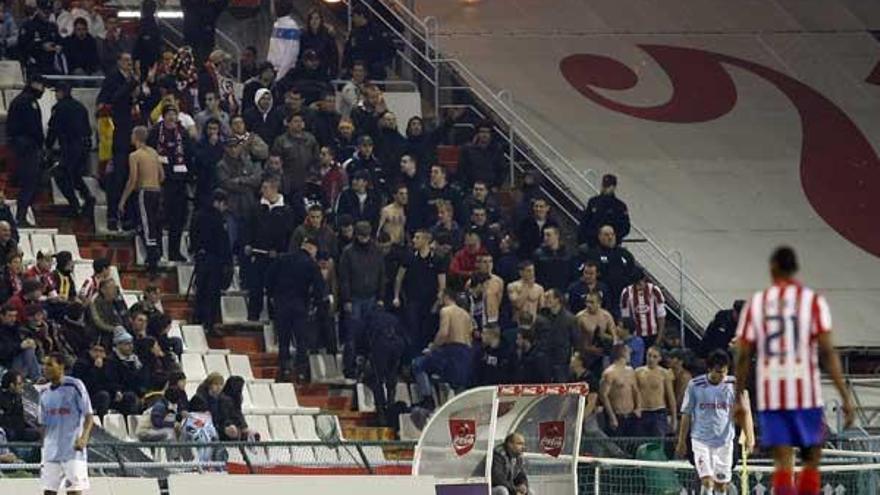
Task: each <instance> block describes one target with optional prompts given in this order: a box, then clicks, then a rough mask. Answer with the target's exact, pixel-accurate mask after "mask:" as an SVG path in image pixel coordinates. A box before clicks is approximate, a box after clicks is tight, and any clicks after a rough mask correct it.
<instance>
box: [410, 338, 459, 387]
mask: <svg viewBox="0 0 880 495" xmlns="http://www.w3.org/2000/svg"><path fill="white" fill-rule="evenodd" d="M472 371H473V350H472V349H471V347H470V346H468V345H465V344H445V345H442V346H440V347H437V348H436V349H434V350H433V351H431V352H429V353H428V354H425V355H423V356H420V357H417V358H415V359H414V360H413V364H412V374H413V377H414V378H415V380H416V385H418V387H419V394H420V396H421V399H422V400H424V399H426V398H430V397H432V395H433V394H432V391H433V389H432V387H431V375H433V374H437V375H440V379H441V380H442V381H445V382H447V383H449V385H450V386H451V387H452V388H453V390H455V391H456V392H457V391H459V390H462V389H464V388H465V387H467V386H468V385H469V384H470V383H471V374H472Z"/></svg>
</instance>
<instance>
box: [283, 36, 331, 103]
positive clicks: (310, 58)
mask: <svg viewBox="0 0 880 495" xmlns="http://www.w3.org/2000/svg"><path fill="white" fill-rule="evenodd" d="M301 53H302V54H303V55H302V58H301V59H300V63H298V64H297V65H296V66H295V67H293V68H292V69H290V70H289V71H287V74H285V75H284V77H282V78H281V79H279V80H278V81H276V82H275V86H276V88H277V89H281V90H282V91H283V90H286V89H287V88H290V87H295V88H297V89H298V90H299V91H301V92H302V95H303V98H304V99H305V103H306V105H311V104H312V103H314V102H316V101H318V100H320V99H321V98H322V97H323V95H324V94H325V93H326V92H328V91H331V92H332V91H333V86H332V85H331V84H330V77H329V76H328V75H327V72H328V69H327V67H324V64H323V62H322V61H321V58H320V57H319V56H318V53H317V52H315V51H314V50H312V49H306V50H303V51H302V52H301ZM334 98H335V97H334ZM334 106H335V105H334Z"/></svg>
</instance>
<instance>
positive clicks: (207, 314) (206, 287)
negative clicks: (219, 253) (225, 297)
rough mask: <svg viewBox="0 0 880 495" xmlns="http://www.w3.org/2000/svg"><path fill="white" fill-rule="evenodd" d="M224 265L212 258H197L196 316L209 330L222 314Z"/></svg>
mask: <svg viewBox="0 0 880 495" xmlns="http://www.w3.org/2000/svg"><path fill="white" fill-rule="evenodd" d="M222 270H223V266H222V264H221V263H220V262H218V261H214V260H210V259H199V260H196V269H195V277H196V280H195V285H196V288H197V290H196V308H195V317H196V319H197V321H198V322H199V323H201V324H202V326H203V327H205V328H206V329H207V330H208V331H209V332H210V331H211V330H212V329H213V328H214V324H215V323H217V319H218V316H219V315H220V293H221V292H222V291H223V289H224V287H222V285H223V271H222Z"/></svg>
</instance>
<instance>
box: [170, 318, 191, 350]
mask: <svg viewBox="0 0 880 495" xmlns="http://www.w3.org/2000/svg"><path fill="white" fill-rule="evenodd" d="M168 336H169V337H174V338H178V339H180V341H181V342H183V350H184V351H186V350H187V348H188V347H189V346H188V345H187V343H186V340H185V339H184V338H183V332H181V331H180V320H171V329H170V330H169V331H168Z"/></svg>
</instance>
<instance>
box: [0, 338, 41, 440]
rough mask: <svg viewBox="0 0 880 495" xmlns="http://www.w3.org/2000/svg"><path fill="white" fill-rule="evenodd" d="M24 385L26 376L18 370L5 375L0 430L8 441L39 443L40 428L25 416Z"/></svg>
mask: <svg viewBox="0 0 880 495" xmlns="http://www.w3.org/2000/svg"><path fill="white" fill-rule="evenodd" d="M0 331H5V329H2V330H0ZM24 385H25V382H24V376H23V375H22V374H21V373H20V372H18V371H16V370H12V369H11V370H8V371H6V373H5V374H4V375H3V380H2V390H0V428H2V431H3V432H5V434H6V441H9V442H38V441H40V438H41V435H40V429H39V427H38V426H37V425H36V424H34V423H32V422H31V421H29V420H28V419H27V417H26V416H25V414H24V402H23V401H22V394H23V393H24ZM2 443H3V442H0V444H2Z"/></svg>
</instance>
